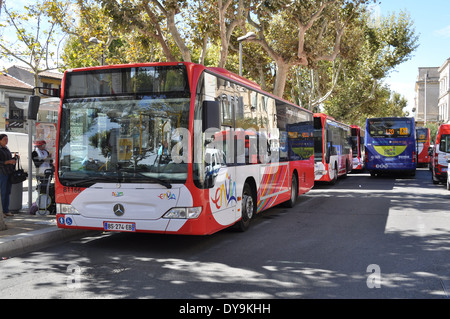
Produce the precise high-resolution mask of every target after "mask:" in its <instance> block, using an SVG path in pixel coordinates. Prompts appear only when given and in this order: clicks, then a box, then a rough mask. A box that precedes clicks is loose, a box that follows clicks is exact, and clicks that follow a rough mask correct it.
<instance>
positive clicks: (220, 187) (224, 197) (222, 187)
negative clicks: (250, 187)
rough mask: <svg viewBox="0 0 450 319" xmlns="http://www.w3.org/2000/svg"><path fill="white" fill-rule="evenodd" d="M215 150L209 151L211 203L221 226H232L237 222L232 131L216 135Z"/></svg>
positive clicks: (212, 210)
mask: <svg viewBox="0 0 450 319" xmlns="http://www.w3.org/2000/svg"><path fill="white" fill-rule="evenodd" d="M213 144H214V148H211V149H207V152H206V154H208V153H210V154H211V155H210V158H211V159H210V160H209V162H210V163H207V165H208V166H207V167H210V168H208V169H207V170H208V171H210V172H211V174H212V176H211V177H210V178H211V181H212V183H211V188H210V189H209V203H210V206H211V212H212V215H213V217H214V219H215V220H216V221H217V222H218V223H219V224H220V225H224V226H225V225H230V224H233V223H234V222H235V221H236V218H237V217H236V214H237V213H236V204H237V199H238V197H237V196H238V195H237V189H236V174H235V172H236V167H235V166H234V165H233V158H234V155H233V154H234V153H233V152H234V137H233V130H232V129H229V128H227V129H225V130H222V131H220V132H218V133H216V134H215V138H214V142H213Z"/></svg>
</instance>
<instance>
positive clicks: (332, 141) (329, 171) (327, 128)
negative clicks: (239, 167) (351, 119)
mask: <svg viewBox="0 0 450 319" xmlns="http://www.w3.org/2000/svg"><path fill="white" fill-rule="evenodd" d="M314 160H315V167H314V173H315V181H319V182H331V183H335V182H336V180H337V178H338V177H339V176H346V175H347V173H349V172H351V170H352V165H353V164H352V162H353V159H352V146H351V128H350V126H348V125H346V124H343V123H340V122H338V121H336V120H335V119H334V118H332V117H331V116H328V115H326V114H324V113H314Z"/></svg>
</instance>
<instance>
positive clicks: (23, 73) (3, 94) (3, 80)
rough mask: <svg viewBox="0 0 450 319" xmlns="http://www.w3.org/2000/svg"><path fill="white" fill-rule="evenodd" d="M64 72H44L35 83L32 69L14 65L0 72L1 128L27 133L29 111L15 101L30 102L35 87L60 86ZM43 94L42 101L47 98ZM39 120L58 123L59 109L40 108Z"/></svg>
mask: <svg viewBox="0 0 450 319" xmlns="http://www.w3.org/2000/svg"><path fill="white" fill-rule="evenodd" d="M62 77H63V74H62V73H57V72H48V71H47V72H42V73H40V74H39V76H38V79H37V82H38V83H36V84H35V77H34V72H33V71H32V69H30V68H27V67H22V66H17V65H14V66H12V67H10V68H8V69H7V70H6V72H0V115H1V118H0V130H3V131H14V132H22V133H27V132H28V128H27V124H28V123H27V115H28V114H27V111H26V110H23V109H21V108H19V107H17V106H16V104H15V102H28V100H29V97H30V96H31V95H32V94H33V93H35V94H38V92H33V88H34V87H43V88H60V87H61V80H62ZM45 98H46V97H45V96H41V102H42V100H43V99H45ZM37 121H38V122H47V123H56V122H57V121H58V112H57V111H48V110H40V111H39V113H38V117H37Z"/></svg>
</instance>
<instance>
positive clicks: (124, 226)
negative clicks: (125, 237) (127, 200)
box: [103, 222, 136, 231]
mask: <svg viewBox="0 0 450 319" xmlns="http://www.w3.org/2000/svg"><path fill="white" fill-rule="evenodd" d="M103 229H104V230H108V231H136V224H135V223H119V222H103Z"/></svg>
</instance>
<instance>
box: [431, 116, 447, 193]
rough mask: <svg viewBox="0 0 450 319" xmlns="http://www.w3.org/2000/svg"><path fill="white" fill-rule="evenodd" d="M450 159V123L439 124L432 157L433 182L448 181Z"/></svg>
mask: <svg viewBox="0 0 450 319" xmlns="http://www.w3.org/2000/svg"><path fill="white" fill-rule="evenodd" d="M449 159H450V124H441V125H440V126H439V129H438V132H437V135H436V142H435V143H434V150H433V156H432V159H431V178H432V181H433V184H438V183H446V182H447V174H448V172H447V170H448V162H447V161H448V160H449Z"/></svg>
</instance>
